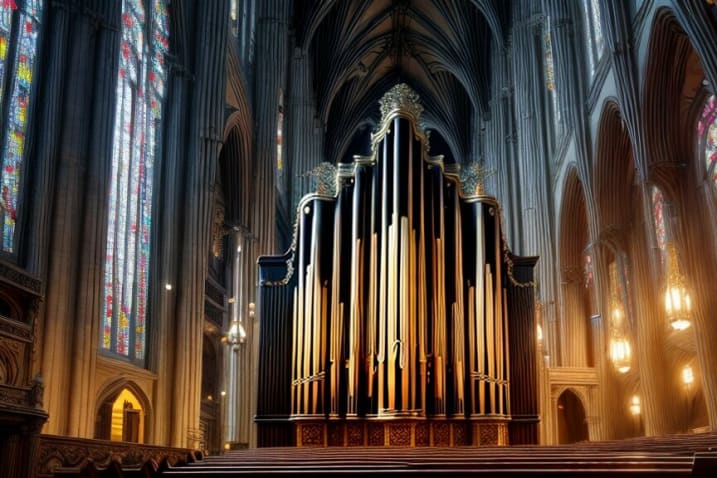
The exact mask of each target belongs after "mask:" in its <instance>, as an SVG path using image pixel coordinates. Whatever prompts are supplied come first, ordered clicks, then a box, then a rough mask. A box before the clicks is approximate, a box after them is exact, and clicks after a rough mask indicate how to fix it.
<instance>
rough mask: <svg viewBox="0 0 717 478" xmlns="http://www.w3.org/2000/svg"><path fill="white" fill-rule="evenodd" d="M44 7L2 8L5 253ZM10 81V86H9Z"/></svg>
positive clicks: (0, 181) (34, 1)
mask: <svg viewBox="0 0 717 478" xmlns="http://www.w3.org/2000/svg"><path fill="white" fill-rule="evenodd" d="M41 6H42V3H41V0H28V1H26V2H24V3H23V8H18V5H17V4H16V3H15V2H3V4H2V5H1V6H0V102H1V101H2V100H3V96H4V95H5V93H6V92H7V91H8V89H7V88H6V86H7V87H8V88H9V91H10V97H9V99H8V101H7V109H6V110H5V112H4V115H3V118H4V121H3V124H2V126H3V131H4V138H3V144H2V155H3V159H2V173H1V174H0V210H1V211H2V249H3V251H5V252H13V251H14V242H15V226H16V221H17V207H18V198H19V196H20V187H21V185H22V183H21V173H22V165H23V164H22V163H23V157H24V153H25V135H26V133H27V124H28V115H29V111H30V109H29V108H30V94H31V91H32V84H33V83H32V81H33V74H34V70H35V60H36V56H37V38H38V34H39V31H40V20H41ZM13 15H15V16H16V22H15V25H16V26H15V30H16V31H15V32H13V31H12V30H13ZM9 62H11V63H12V64H10V63H9ZM8 75H10V77H8ZM8 80H9V84H7V85H6V82H7V81H8Z"/></svg>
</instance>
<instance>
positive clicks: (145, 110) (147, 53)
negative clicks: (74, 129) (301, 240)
mask: <svg viewBox="0 0 717 478" xmlns="http://www.w3.org/2000/svg"><path fill="white" fill-rule="evenodd" d="M145 7H149V8H147V9H146V8H145ZM147 26H149V28H147ZM145 33H148V34H149V38H145ZM168 38H169V31H168V18H167V6H166V3H165V0H148V1H142V0H123V2H122V36H121V43H120V57H119V70H118V81H117V106H116V110H115V125H114V138H113V148H112V176H111V183H110V193H109V207H108V217H107V254H106V256H105V275H104V284H105V286H104V290H105V293H104V297H105V300H104V309H103V323H102V337H101V338H102V341H101V348H102V349H103V350H106V351H111V352H114V353H116V354H118V355H121V356H124V357H127V358H129V359H132V360H135V361H139V362H141V361H143V360H144V355H145V353H144V352H145V336H146V317H147V302H148V299H147V294H148V285H149V284H148V282H149V266H150V264H149V259H150V237H151V229H152V189H153V176H154V162H155V156H156V153H157V148H158V145H159V131H160V122H161V119H162V100H163V99H164V88H165V80H166V70H167V68H166V65H165V56H166V54H167V51H168V49H169V41H168Z"/></svg>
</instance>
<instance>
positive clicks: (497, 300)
mask: <svg viewBox="0 0 717 478" xmlns="http://www.w3.org/2000/svg"><path fill="white" fill-rule="evenodd" d="M381 107H382V114H383V118H382V122H381V124H380V125H379V127H378V130H377V131H376V132H375V133H374V134H373V135H372V154H371V155H369V156H356V157H355V158H354V161H353V162H352V163H340V164H338V165H331V164H328V163H324V164H322V165H320V166H319V167H317V168H316V169H315V170H314V171H312V173H311V175H312V176H313V177H314V178H315V180H316V183H317V190H316V192H315V193H313V194H309V195H307V196H305V197H304V198H303V199H302V200H301V201H300V203H299V206H298V209H297V223H296V227H295V233H294V242H293V245H292V248H291V250H290V251H289V252H288V253H287V254H286V255H285V256H283V257H284V258H286V260H285V261H284V262H283V264H284V265H283V266H280V265H281V264H282V261H281V260H278V258H263V259H260V261H259V265H260V271H262V267H264V268H265V269H266V270H264V271H263V273H260V277H263V278H264V279H262V280H260V288H269V287H279V288H283V289H286V290H287V293H285V294H281V295H280V296H281V297H284V299H283V300H282V307H284V308H285V309H286V310H285V314H286V317H287V319H286V320H284V319H283V318H282V313H281V312H276V311H277V307H276V306H273V307H266V309H267V310H272V311H274V313H277V314H278V315H277V316H273V317H266V318H264V319H263V320H264V321H265V322H267V323H280V322H281V321H283V324H284V325H283V327H288V328H290V329H291V337H292V340H291V350H289V351H284V352H282V353H283V354H284V355H283V357H285V358H284V359H283V360H284V364H285V365H286V370H288V371H289V372H288V373H290V374H291V378H290V380H287V382H288V386H289V387H290V389H291V393H290V396H291V403H290V409H289V410H288V412H289V413H288V415H289V417H290V419H293V420H301V419H307V418H310V417H324V418H326V419H329V418H330V419H332V420H337V419H338V420H340V419H342V418H349V417H351V418H353V419H367V420H380V419H382V418H399V417H409V418H425V419H431V418H441V417H446V418H449V417H450V418H451V419H464V420H487V419H493V420H504V421H505V422H506V423H507V421H509V420H511V414H510V410H511V406H510V400H511V393H510V391H511V387H518V388H521V387H523V386H526V385H527V386H534V380H532V381H531V380H528V379H527V378H526V379H521V380H523V381H524V382H525V383H522V382H521V383H512V382H511V377H510V374H509V371H510V367H511V365H510V363H511V362H510V357H511V354H512V353H513V351H511V349H510V347H508V344H509V342H510V343H524V342H528V341H531V340H534V337H532V333H531V335H530V336H527V334H528V332H526V331H527V330H528V328H527V327H522V326H521V327H520V328H519V329H520V331H519V332H518V333H520V334H523V335H526V336H525V337H522V338H521V339H520V340H509V334H510V333H513V331H512V330H509V327H508V324H509V322H510V323H522V322H521V321H523V318H520V317H513V316H511V314H510V313H509V307H507V303H508V297H509V296H510V297H513V295H510V294H507V291H509V290H512V289H513V288H515V287H524V286H525V285H526V284H519V283H518V282H517V281H515V280H514V279H513V278H512V277H509V274H510V273H511V268H510V267H509V265H510V264H508V263H507V262H506V261H510V260H511V259H510V257H512V256H509V255H508V254H507V252H506V251H507V246H506V244H505V242H504V240H503V236H502V231H501V223H500V209H499V206H498V204H497V202H496V201H495V200H494V199H493V198H490V197H486V196H483V195H481V194H480V191H481V188H480V187H478V184H477V182H479V181H480V178H477V177H475V176H471V174H470V171H477V170H480V168H467V167H465V166H463V167H462V166H460V165H457V164H447V163H445V162H444V159H443V157H441V156H430V155H429V141H428V135H427V134H426V133H425V132H424V131H423V129H422V128H421V126H420V123H419V117H420V113H421V111H422V107H421V106H420V104H419V103H418V102H417V95H416V94H415V93H414V92H412V91H411V90H410V89H409V88H408V87H407V86H406V85H398V86H397V87H395V88H394V89H393V90H391V91H389V93H387V95H386V96H385V97H384V99H383V100H382V105H381ZM270 259H271V260H270ZM262 264H264V265H262ZM282 267H283V268H282ZM282 270H283V272H284V277H283V278H281V277H280V276H281V272H282ZM528 285H529V284H528ZM289 291H290V292H289ZM264 295H265V296H267V297H270V296H271V295H270V294H264ZM274 295H276V294H274ZM515 296H516V297H519V296H520V294H518V295H515ZM520 297H522V296H520ZM525 297H528V296H525ZM511 310H520V311H525V312H524V313H525V314H526V315H529V314H532V304H528V306H526V307H523V306H521V307H512V308H511ZM525 320H528V319H525ZM530 320H532V319H530ZM277 328H281V326H277ZM267 356H268V355H267ZM521 357H523V359H525V357H527V355H526V354H524V353H523V354H521ZM271 366H276V365H272V364H260V365H259V368H260V374H261V373H265V372H262V371H261V370H270V367H271ZM266 373H268V372H266ZM284 375H287V374H286V373H285V374H284ZM531 383H532V384H533V385H531ZM269 398H270V397H267V399H269ZM260 400H261V398H260ZM530 433H532V432H530ZM530 433H528V432H526V433H525V434H524V435H525V436H529V435H530ZM521 436H522V435H521Z"/></svg>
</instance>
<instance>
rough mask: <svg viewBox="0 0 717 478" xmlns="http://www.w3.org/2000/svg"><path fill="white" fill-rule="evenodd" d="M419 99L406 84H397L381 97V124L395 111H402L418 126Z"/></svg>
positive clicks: (421, 108)
mask: <svg viewBox="0 0 717 478" xmlns="http://www.w3.org/2000/svg"><path fill="white" fill-rule="evenodd" d="M419 99H420V97H419V96H418V93H416V92H415V91H413V90H412V89H411V87H410V86H408V85H407V84H406V83H399V84H397V85H396V86H394V87H393V88H391V89H390V90H388V91H387V92H386V94H385V95H383V98H381V99H380V100H379V104H380V105H381V122H385V121H387V120H388V119H389V118H390V116H391V115H392V114H393V113H394V112H395V111H399V110H400V111H403V112H405V113H408V114H409V115H412V116H413V117H414V119H415V121H416V124H418V122H419V119H420V116H421V113H422V112H423V106H421V104H420V103H419V102H418V101H419Z"/></svg>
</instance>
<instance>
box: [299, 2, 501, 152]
mask: <svg viewBox="0 0 717 478" xmlns="http://www.w3.org/2000/svg"><path fill="white" fill-rule="evenodd" d="M297 3H298V5H297V7H296V11H295V20H296V25H295V27H296V31H297V38H298V42H299V45H300V46H301V47H302V48H303V49H304V50H305V51H307V52H309V54H310V57H311V58H312V62H313V71H314V87H315V92H316V97H317V99H318V111H317V115H318V116H319V118H320V119H321V121H322V123H323V125H324V127H325V128H326V154H327V157H328V158H329V159H331V160H335V159H339V158H341V157H342V156H343V155H344V154H345V153H346V149H347V147H348V145H349V144H350V142H351V139H352V137H353V135H354V133H355V132H356V129H357V127H358V126H359V125H361V124H366V123H369V124H375V122H376V121H377V119H378V99H379V98H380V97H381V96H382V95H383V94H384V93H385V92H386V90H388V88H390V87H391V86H393V85H394V84H396V83H398V82H405V83H408V84H409V85H410V86H411V87H412V88H413V89H414V90H416V92H418V93H419V95H421V101H422V103H423V105H424V107H425V113H424V116H423V120H424V123H425V125H424V126H425V127H426V128H427V129H431V130H434V131H435V132H437V133H438V134H439V135H441V137H442V138H443V139H444V140H445V142H446V144H447V145H448V146H449V148H450V153H452V156H453V157H454V159H455V160H457V161H462V160H463V158H466V157H468V156H469V155H470V151H471V137H472V131H473V122H474V121H475V120H476V118H480V117H486V116H488V114H489V109H488V93H489V84H488V78H489V74H488V73H489V71H490V70H489V68H490V63H489V52H490V50H491V45H492V44H494V42H498V44H499V45H501V46H502V44H503V28H502V24H501V18H502V17H503V16H504V15H505V12H503V10H502V9H503V7H502V3H500V2H493V1H492V0H474V1H472V2H467V1H462V2H458V1H454V0H431V1H429V0H420V1H419V0H374V1H370V0H350V1H341V2H338V1H315V0H304V1H300V2H297ZM476 113H477V114H476Z"/></svg>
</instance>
